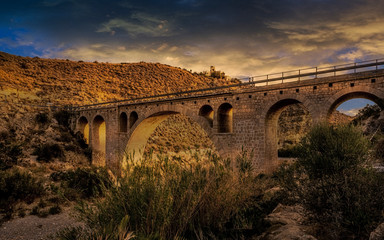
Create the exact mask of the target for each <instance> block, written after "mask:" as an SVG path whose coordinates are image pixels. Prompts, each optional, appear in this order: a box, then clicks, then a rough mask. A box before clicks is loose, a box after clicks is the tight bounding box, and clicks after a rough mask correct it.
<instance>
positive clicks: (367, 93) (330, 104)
mask: <svg viewBox="0 0 384 240" xmlns="http://www.w3.org/2000/svg"><path fill="white" fill-rule="evenodd" d="M354 98H365V99H368V100H371V101H372V102H375V103H376V104H377V105H379V107H380V108H381V109H384V101H383V99H384V92H383V91H380V90H377V89H374V88H371V87H367V86H360V87H354V88H347V89H343V90H341V91H339V92H337V93H336V94H334V95H333V96H332V97H331V98H329V100H328V101H327V105H326V106H327V108H326V112H325V116H326V120H327V121H329V119H330V117H331V115H332V113H333V112H334V111H335V110H336V109H337V107H338V106H339V105H340V104H342V103H343V102H345V101H348V100H351V99H354Z"/></svg>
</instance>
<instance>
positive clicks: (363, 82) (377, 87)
mask: <svg viewBox="0 0 384 240" xmlns="http://www.w3.org/2000/svg"><path fill="white" fill-rule="evenodd" d="M383 67H384V61H380V60H375V61H372V62H364V63H358V64H357V63H355V64H351V65H343V66H335V67H330V68H325V69H319V68H314V69H309V70H298V71H291V72H285V73H280V74H279V75H278V76H276V75H266V76H261V77H252V78H250V79H249V81H248V82H243V83H241V84H238V85H231V86H226V87H217V88H211V89H202V90H194V91H187V92H179V93H173V94H164V95H158V96H152V97H144V98H138V99H131V100H124V101H118V102H109V103H102V104H94V105H87V106H81V107H77V108H75V109H74V112H75V114H74V119H73V121H72V127H73V129H74V130H75V131H80V132H82V133H83V134H84V136H85V138H86V139H87V141H88V142H89V144H90V146H91V147H92V149H93V156H92V158H93V160H92V161H93V163H94V164H97V165H106V166H107V167H110V168H113V169H116V168H118V167H119V166H120V164H121V161H122V159H123V156H124V153H128V154H132V153H135V154H134V158H135V159H139V158H140V157H141V153H142V152H143V151H144V148H145V145H146V143H147V140H148V138H149V137H150V135H151V133H152V132H153V131H154V130H155V128H156V127H157V126H158V125H159V124H160V123H161V122H163V121H164V120H166V119H167V118H168V117H169V116H171V115H173V114H182V115H185V116H188V117H189V118H191V119H192V120H193V121H195V122H196V123H198V124H199V125H200V126H201V127H202V128H203V129H204V130H205V131H206V133H207V135H208V136H209V138H210V139H211V140H212V142H213V143H214V145H215V147H216V149H217V150H218V152H219V153H220V155H221V156H223V157H231V158H234V157H235V156H236V155H237V154H238V153H239V152H240V151H241V149H242V148H243V149H245V150H247V151H253V162H254V164H255V166H256V167H257V168H258V169H259V170H260V171H270V170H272V169H274V168H275V167H276V166H277V165H278V163H279V161H278V156H277V128H278V127H277V126H278V118H279V115H280V113H281V112H282V111H283V109H284V108H285V107H287V106H289V105H291V104H301V106H302V107H303V108H305V109H306V110H307V111H308V112H309V114H310V116H311V118H312V122H321V121H327V120H328V119H329V116H330V115H331V113H332V112H333V111H334V110H335V109H336V108H337V107H338V106H339V105H340V104H341V103H343V102H344V101H347V100H349V99H353V98H366V99H369V100H372V101H373V102H375V103H377V104H379V106H381V107H383V99H384V69H383ZM260 78H261V80H258V79H260Z"/></svg>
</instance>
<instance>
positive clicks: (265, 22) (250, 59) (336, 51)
mask: <svg viewBox="0 0 384 240" xmlns="http://www.w3.org/2000/svg"><path fill="white" fill-rule="evenodd" d="M2 5H3V6H2V7H1V8H0V20H1V21H0V34H1V35H0V50H6V51H8V52H11V53H16V54H21V55H40V56H45V57H57V58H70V59H82V60H89V61H94V60H98V61H109V62H121V61H141V60H144V61H157V62H163V63H167V64H171V65H176V66H180V67H186V68H188V69H193V70H196V71H202V70H205V69H207V68H208V66H210V65H216V67H217V68H218V69H222V70H224V71H226V72H228V73H230V74H231V75H251V74H261V73H267V72H271V71H280V70H284V69H289V68H296V67H305V66H308V65H321V64H325V63H329V62H335V63H339V62H343V61H354V60H355V59H358V60H359V59H364V58H371V57H378V56H382V55H383V54H384V44H383V43H382V42H383V40H384V32H382V30H381V29H384V16H382V12H383V10H384V3H383V1H381V0H367V1H362V0H349V1H347V0H339V1H334V0H333V1H331V0H275V1H270V0H242V1H238V0H226V1H218V0H173V1H171V0H162V1H157V0H141V1H133V0H120V1H110V0H109V1H107V0H100V1H91V0H40V1H13V2H10V3H5V4H2Z"/></svg>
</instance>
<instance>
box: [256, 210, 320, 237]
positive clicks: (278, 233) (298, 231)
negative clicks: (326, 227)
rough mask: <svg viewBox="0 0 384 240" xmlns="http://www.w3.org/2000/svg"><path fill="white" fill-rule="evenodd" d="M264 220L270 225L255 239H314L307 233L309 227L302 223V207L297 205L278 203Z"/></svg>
mask: <svg viewBox="0 0 384 240" xmlns="http://www.w3.org/2000/svg"><path fill="white" fill-rule="evenodd" d="M266 220H267V222H269V223H270V224H271V227H270V228H269V229H268V230H267V231H266V232H264V233H263V234H262V235H261V236H258V237H257V238H255V240H281V239H284V240H316V238H315V237H313V236H312V235H310V234H308V233H307V231H308V229H309V227H308V226H305V225H304V220H305V218H304V209H303V208H302V207H300V206H298V205H296V206H284V205H282V204H279V205H278V206H277V207H276V208H275V210H273V212H272V213H271V214H269V215H268V216H267V217H266Z"/></svg>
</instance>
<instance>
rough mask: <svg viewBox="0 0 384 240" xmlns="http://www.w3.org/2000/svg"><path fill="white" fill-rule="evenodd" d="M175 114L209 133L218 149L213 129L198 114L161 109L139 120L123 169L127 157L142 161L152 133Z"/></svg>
mask: <svg viewBox="0 0 384 240" xmlns="http://www.w3.org/2000/svg"><path fill="white" fill-rule="evenodd" d="M175 114H182V115H184V116H187V117H189V118H190V119H191V120H193V121H194V122H196V123H197V124H198V125H199V126H200V127H201V128H202V129H203V130H204V131H205V132H206V133H207V136H208V137H209V138H210V139H211V141H212V143H213V145H214V146H215V148H216V149H217V141H216V138H213V131H212V128H211V127H210V124H209V123H208V122H207V121H206V119H205V118H204V117H202V116H198V115H197V113H195V115H193V113H192V112H189V110H186V109H185V108H180V109H178V108H171V107H170V108H161V109H157V110H154V111H151V112H149V113H148V114H147V115H146V116H145V117H143V118H140V119H138V120H137V124H135V125H134V127H133V129H132V131H133V132H132V134H131V136H130V138H129V140H128V143H127V145H126V148H125V153H124V157H123V161H124V162H123V164H122V165H123V167H124V165H125V161H126V160H127V159H126V158H127V157H128V158H130V160H133V161H139V160H141V158H142V156H143V154H144V150H145V147H146V145H147V142H148V139H149V138H150V136H151V135H152V133H153V132H154V131H155V129H156V128H157V127H158V126H159V125H160V124H161V123H162V122H164V121H165V120H167V119H168V118H169V117H171V116H172V115H175Z"/></svg>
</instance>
